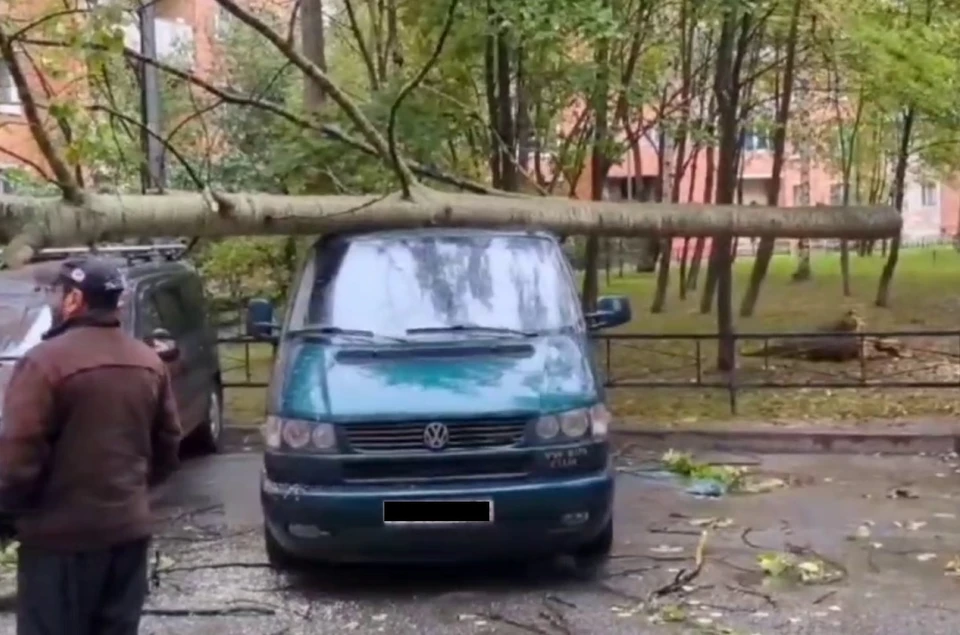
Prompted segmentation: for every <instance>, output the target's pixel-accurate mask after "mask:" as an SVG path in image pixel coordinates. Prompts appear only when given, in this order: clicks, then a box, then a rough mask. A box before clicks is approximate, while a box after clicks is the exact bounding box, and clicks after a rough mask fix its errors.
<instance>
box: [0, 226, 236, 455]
mask: <svg viewBox="0 0 960 635" xmlns="http://www.w3.org/2000/svg"><path fill="white" fill-rule="evenodd" d="M183 252H184V246H183V245H180V244H173V245H146V246H118V247H103V248H98V249H97V250H96V255H97V256H98V257H100V258H105V259H111V260H115V261H116V264H117V265H118V266H119V267H120V268H121V270H122V271H123V273H124V276H125V277H126V279H127V290H126V291H125V292H124V296H123V300H122V306H121V318H120V319H121V321H122V323H123V326H124V328H125V329H126V330H127V331H128V332H129V333H130V334H131V335H133V336H134V337H137V338H139V339H142V340H144V341H146V342H147V343H149V344H151V345H153V346H154V347H155V348H157V349H158V352H161V351H162V352H161V357H162V358H163V359H164V360H165V361H166V362H167V364H168V367H169V369H170V377H171V380H172V383H173V388H174V391H175V393H176V397H177V404H178V405H179V408H180V422H181V425H182V426H183V430H184V434H185V435H189V436H190V437H191V440H196V441H197V442H198V444H199V445H200V446H201V447H202V448H203V449H205V450H207V451H210V452H215V451H216V450H217V447H218V445H219V442H220V435H221V431H222V430H223V388H222V385H223V384H222V381H221V375H220V360H219V357H218V354H217V333H216V331H215V329H214V328H213V327H212V326H211V325H210V323H209V320H208V315H207V305H206V300H205V299H204V293H203V284H202V283H201V281H200V277H199V276H198V275H197V272H196V271H195V270H194V269H193V267H191V266H190V265H189V264H187V263H185V262H182V261H179V260H178V258H179V257H180V256H181V255H182V254H183ZM86 253H91V251H90V250H88V249H87V248H68V249H49V250H42V251H41V252H40V253H39V254H38V255H37V257H36V258H35V259H34V260H33V261H32V262H30V263H29V264H27V265H25V266H23V267H21V268H18V269H5V270H0V398H2V394H3V390H4V389H5V388H6V385H7V382H8V380H9V377H10V373H11V371H12V369H13V365H14V363H15V362H16V360H17V359H19V357H20V356H21V355H23V354H24V353H25V352H26V351H27V350H28V349H29V348H30V347H32V346H34V345H35V344H37V343H38V342H39V341H40V338H41V336H42V335H43V333H44V332H45V331H46V330H47V329H49V328H50V324H51V313H50V309H49V307H48V306H47V304H46V301H45V298H46V295H45V294H44V287H45V286H46V285H48V284H49V283H50V282H51V281H52V280H53V278H54V276H55V275H56V272H57V270H58V269H59V267H60V265H61V263H62V261H63V260H64V259H65V258H67V257H73V256H78V255H83V254H86Z"/></svg>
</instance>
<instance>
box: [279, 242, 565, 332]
mask: <svg viewBox="0 0 960 635" xmlns="http://www.w3.org/2000/svg"><path fill="white" fill-rule="evenodd" d="M580 325H581V317H580V308H579V304H578V301H577V295H576V291H575V289H574V287H573V280H572V277H571V276H570V270H569V268H568V267H567V264H566V261H565V259H564V256H563V252H562V251H561V250H560V247H559V245H558V244H557V243H556V242H554V241H553V240H550V239H548V238H544V237H538V236H520V235H518V236H503V235H500V236H490V235H475V236H445V235H444V236H430V235H427V236H410V237H407V236H390V237H384V238H378V237H371V238H361V239H354V240H344V241H338V242H336V243H334V244H332V245H328V246H326V247H325V248H324V249H323V250H322V252H320V251H318V253H317V254H316V256H315V258H313V259H312V262H310V263H309V264H308V266H307V268H306V270H305V271H304V275H303V278H302V281H301V287H300V289H299V290H298V293H297V297H296V299H295V301H294V305H293V307H292V313H291V316H290V325H289V328H290V329H291V330H296V329H304V328H312V327H328V328H329V329H330V330H331V331H332V332H336V331H338V330H342V331H343V332H347V331H352V332H354V333H356V332H361V331H362V332H367V333H370V334H376V335H389V336H402V337H406V336H409V335H414V334H417V333H421V334H427V333H429V332H441V331H446V330H450V329H453V330H458V331H461V332H462V333H464V334H467V333H471V332H477V333H480V334H484V335H489V334H491V333H496V332H498V331H500V332H502V333H504V334H509V333H520V334H532V333H541V332H545V331H556V330H558V329H566V328H579V327H580Z"/></svg>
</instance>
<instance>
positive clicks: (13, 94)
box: [0, 62, 23, 115]
mask: <svg viewBox="0 0 960 635" xmlns="http://www.w3.org/2000/svg"><path fill="white" fill-rule="evenodd" d="M21 112H23V109H22V107H21V105H20V93H19V92H18V91H17V86H16V84H14V83H13V75H11V74H10V68H9V67H8V66H7V65H6V64H4V63H3V62H0V113H5V114H8V115H19V114H20V113H21Z"/></svg>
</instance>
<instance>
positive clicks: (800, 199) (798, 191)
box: [793, 184, 810, 207]
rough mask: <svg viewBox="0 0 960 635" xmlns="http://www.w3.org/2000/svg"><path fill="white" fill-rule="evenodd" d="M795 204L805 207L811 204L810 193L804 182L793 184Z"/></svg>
mask: <svg viewBox="0 0 960 635" xmlns="http://www.w3.org/2000/svg"><path fill="white" fill-rule="evenodd" d="M793 204H794V206H804V207H805V206H807V205H809V204H810V196H809V193H808V192H807V188H806V187H805V186H804V185H803V184H801V185H794V186H793Z"/></svg>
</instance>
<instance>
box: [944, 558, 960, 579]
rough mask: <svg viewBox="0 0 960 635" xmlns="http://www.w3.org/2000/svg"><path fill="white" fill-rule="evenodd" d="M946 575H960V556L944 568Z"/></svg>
mask: <svg viewBox="0 0 960 635" xmlns="http://www.w3.org/2000/svg"><path fill="white" fill-rule="evenodd" d="M943 570H944V573H945V574H946V575H949V576H957V575H960V556H955V557H954V558H953V559H951V560H950V562H948V563H947V564H946V565H944V567H943Z"/></svg>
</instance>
